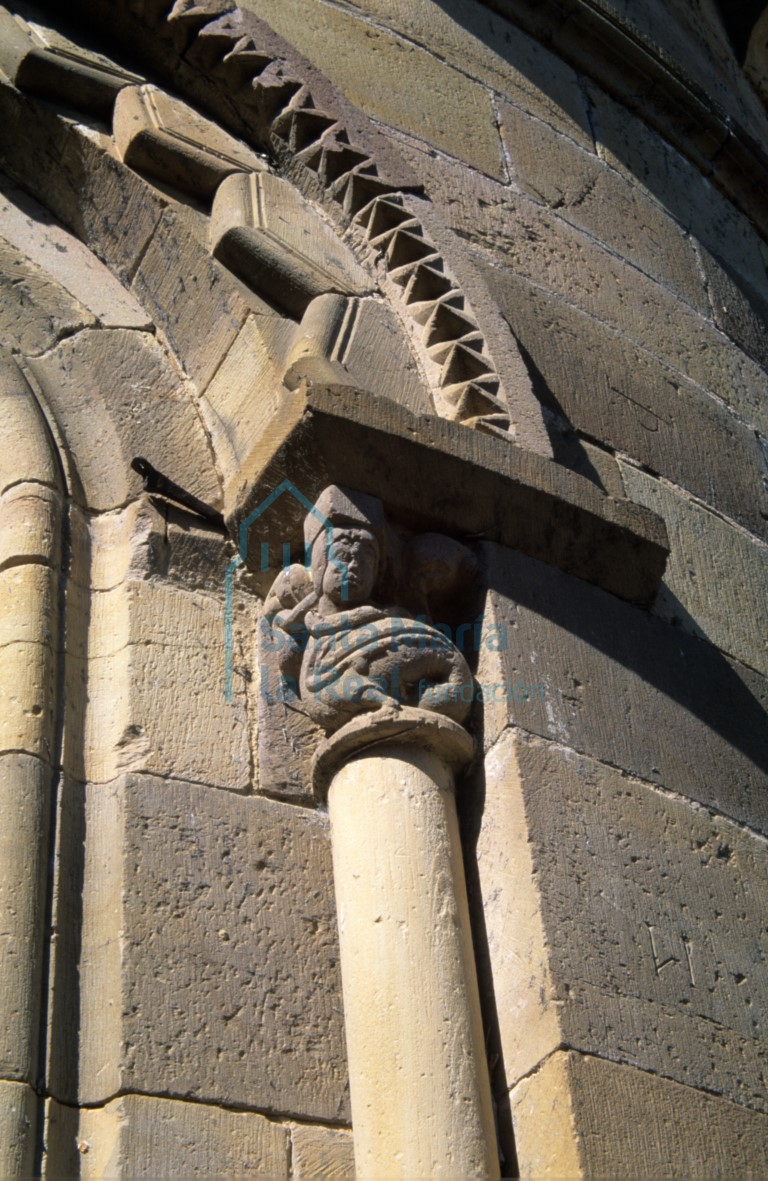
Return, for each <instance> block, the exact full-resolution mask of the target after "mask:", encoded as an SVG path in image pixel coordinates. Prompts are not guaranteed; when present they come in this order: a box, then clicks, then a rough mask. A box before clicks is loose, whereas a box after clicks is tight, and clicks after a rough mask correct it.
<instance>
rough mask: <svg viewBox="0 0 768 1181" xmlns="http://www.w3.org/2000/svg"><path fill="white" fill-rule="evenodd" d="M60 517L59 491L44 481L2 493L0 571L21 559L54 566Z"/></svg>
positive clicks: (0, 498)
mask: <svg viewBox="0 0 768 1181" xmlns="http://www.w3.org/2000/svg"><path fill="white" fill-rule="evenodd" d="M3 409H4V410H5V407H4V408H3ZM16 458H17V459H18V457H16ZM60 516H61V498H60V496H59V494H58V492H55V491H54V490H53V489H52V488H47V487H46V486H45V485H44V484H36V483H20V484H13V485H12V486H11V487H10V488H8V489H7V490H6V491H5V492H3V493H2V496H0V570H4V569H5V568H6V567H11V566H18V565H20V564H22V563H24V562H35V563H39V564H41V565H44V566H47V565H50V566H51V567H53V568H55V567H57V565H58V561H59V555H60V537H59V521H60Z"/></svg>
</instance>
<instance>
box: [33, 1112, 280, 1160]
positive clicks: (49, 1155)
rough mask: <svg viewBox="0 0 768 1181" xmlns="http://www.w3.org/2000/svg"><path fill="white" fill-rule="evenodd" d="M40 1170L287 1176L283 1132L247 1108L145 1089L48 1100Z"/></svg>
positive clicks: (274, 1124) (278, 1126)
mask: <svg viewBox="0 0 768 1181" xmlns="http://www.w3.org/2000/svg"><path fill="white" fill-rule="evenodd" d="M47 1117H48V1118H47V1126H46V1164H45V1173H44V1176H45V1177H47V1178H51V1179H53V1178H56V1177H62V1176H77V1177H80V1178H81V1179H82V1181H102V1178H103V1179H104V1181H117V1179H119V1178H126V1177H148V1178H153V1177H164V1178H182V1177H244V1178H245V1177H253V1178H269V1179H270V1181H272V1179H273V1178H274V1179H275V1181H280V1179H282V1178H287V1177H288V1132H287V1129H286V1128H284V1127H282V1126H281V1125H280V1124H276V1123H272V1122H271V1121H270V1120H267V1119H265V1118H264V1116H263V1115H256V1114H255V1113H252V1112H238V1111H225V1110H223V1109H222V1108H220V1107H208V1106H206V1105H205V1104H202V1103H183V1102H179V1101H178V1100H171V1099H159V1098H155V1097H154V1096H152V1095H123V1096H121V1097H120V1098H119V1099H113V1100H112V1102H111V1103H107V1104H106V1105H105V1106H104V1107H100V1108H99V1107H97V1108H90V1109H89V1108H86V1109H81V1110H78V1109H76V1108H72V1107H64V1106H62V1105H61V1104H59V1103H56V1102H53V1101H52V1102H50V1103H49V1106H48V1112H47Z"/></svg>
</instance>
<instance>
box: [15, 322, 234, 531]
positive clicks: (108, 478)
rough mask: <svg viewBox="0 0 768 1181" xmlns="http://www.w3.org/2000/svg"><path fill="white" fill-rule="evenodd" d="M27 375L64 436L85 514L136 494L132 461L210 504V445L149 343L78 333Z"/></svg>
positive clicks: (157, 348) (156, 347)
mask: <svg viewBox="0 0 768 1181" xmlns="http://www.w3.org/2000/svg"><path fill="white" fill-rule="evenodd" d="M30 368H31V370H32V372H33V374H34V376H35V378H36V379H37V381H38V382H39V383H40V386H41V388H42V390H43V392H44V394H45V397H46V400H47V402H48V404H49V405H50V406H51V408H52V410H53V411H54V413H55V414H56V417H57V419H58V421H59V423H60V425H61V427H62V429H63V431H64V433H65V437H66V440H67V445H68V448H69V449H70V451H71V453H72V457H73V459H74V462H75V465H76V468H77V473H78V476H79V479H80V481H81V484H82V496H83V498H84V503H85V504H86V505H87V506H88V507H89V508H92V509H96V510H103V509H111V508H115V507H117V506H119V505H121V504H123V503H124V502H125V501H126V500H127V499H128V497H129V496H130V495H132V494H133V495H135V494H136V493H137V492H138V491H139V490H140V488H141V481H140V479H139V477H138V475H136V474H135V473H134V472H132V471H131V467H130V465H131V460H132V459H133V457H134V456H135V455H144V456H146V458H147V459H149V460H150V462H152V463H153V464H154V466H155V467H157V468H158V469H159V470H160V471H162V472H163V473H164V474H166V475H168V477H169V478H170V479H172V480H174V481H175V482H176V483H177V484H181V485H182V486H183V487H185V488H186V489H187V490H188V491H190V492H192V493H193V494H194V495H196V496H198V497H199V498H200V499H201V500H203V501H205V502H207V503H209V504H210V503H215V501H216V500H217V498H218V486H217V480H216V476H215V473H214V472H213V470H212V466H213V465H212V459H211V451H210V445H209V442H208V440H207V438H206V436H205V433H204V431H203V428H202V425H201V423H200V419H199V416H198V413H197V409H196V407H195V405H194V402H193V399H192V395H191V391H190V389H189V386H188V385H187V384H186V383H185V382H184V381H183V380H182V379H180V377H179V375H178V373H177V371H176V370H175V368H173V367H172V365H171V364H170V361H169V359H168V356H167V354H166V352H165V351H164V350H163V348H162V347H161V345H160V344H159V343H158V341H157V340H156V338H155V337H154V336H152V335H150V334H149V333H145V332H130V331H125V330H121V329H115V330H114V331H110V332H103V331H97V330H95V329H86V330H84V331H83V332H80V333H78V335H77V336H75V337H73V338H71V339H67V340H64V341H62V342H61V343H60V344H59V345H58V346H57V347H56V348H55V349H53V350H51V351H50V352H48V353H46V355H45V356H44V357H37V358H34V360H31V361H30Z"/></svg>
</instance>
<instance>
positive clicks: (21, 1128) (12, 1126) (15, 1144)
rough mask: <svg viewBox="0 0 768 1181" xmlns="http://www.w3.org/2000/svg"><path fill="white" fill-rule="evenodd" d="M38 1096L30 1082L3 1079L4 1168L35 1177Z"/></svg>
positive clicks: (0, 1162) (0, 1160) (0, 1132)
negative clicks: (29, 1084)
mask: <svg viewBox="0 0 768 1181" xmlns="http://www.w3.org/2000/svg"><path fill="white" fill-rule="evenodd" d="M36 1125H37V1096H36V1095H35V1092H34V1091H33V1090H32V1088H31V1087H28V1086H27V1085H26V1083H8V1082H0V1145H2V1149H1V1152H2V1155H0V1171H1V1172H2V1176H3V1177H9V1178H11V1177H19V1178H23V1177H31V1176H32V1170H33V1169H34V1165H35V1129H36Z"/></svg>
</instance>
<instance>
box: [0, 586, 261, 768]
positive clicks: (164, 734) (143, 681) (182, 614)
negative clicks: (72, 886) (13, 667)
mask: <svg viewBox="0 0 768 1181" xmlns="http://www.w3.org/2000/svg"><path fill="white" fill-rule="evenodd" d="M222 589H223V588H222ZM222 598H223V595H222ZM224 646H225V642H224V607H223V602H222V601H221V599H213V598H211V597H209V596H208V595H203V594H198V593H194V592H189V591H183V590H180V589H179V590H176V589H174V588H173V587H170V586H168V585H167V584H163V583H162V582H160V581H129V582H126V583H124V584H122V585H121V586H119V587H117V588H116V589H114V590H112V591H107V592H105V593H103V594H96V595H94V596H93V598H92V600H91V618H90V624H89V629H88V665H87V681H88V709H87V714H86V731H85V739H84V750H83V751H82V753H79V752H78V749H77V748H76V747H74V746H73V747H72V748H70V749H69V751H68V754H69V759H68V764H67V765H68V769H69V770H70V771H71V772H72V774H74V775H75V776H77V777H78V778H80V779H90V780H95V781H98V782H106V781H108V780H111V779H112V778H114V776H115V775H117V774H119V773H120V772H121V771H126V770H139V769H141V770H148V771H156V772H158V773H160V774H163V775H175V776H176V777H178V778H186V779H191V780H195V781H197V782H202V783H212V784H216V785H219V786H221V787H228V788H231V789H233V790H243V789H245V788H246V787H248V785H249V782H250V758H249V753H248V734H247V725H246V717H245V703H244V701H243V700H242V695H241V694H240V692H239V678H238V679H237V684H236V692H237V696H236V698H235V701H234V702H227V701H226V699H225V696H224ZM2 651H3V650H1V649H0V654H2ZM70 664H71V666H72V669H71V675H72V676H73V677H74V676H76V675H77V673H78V671H79V667H78V666H79V665H80V666H81V662H78V661H77V660H72V661H71V662H70ZM83 671H84V672H85V671H86V670H83ZM160 687H161V690H162V695H159V691H160Z"/></svg>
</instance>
